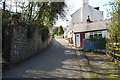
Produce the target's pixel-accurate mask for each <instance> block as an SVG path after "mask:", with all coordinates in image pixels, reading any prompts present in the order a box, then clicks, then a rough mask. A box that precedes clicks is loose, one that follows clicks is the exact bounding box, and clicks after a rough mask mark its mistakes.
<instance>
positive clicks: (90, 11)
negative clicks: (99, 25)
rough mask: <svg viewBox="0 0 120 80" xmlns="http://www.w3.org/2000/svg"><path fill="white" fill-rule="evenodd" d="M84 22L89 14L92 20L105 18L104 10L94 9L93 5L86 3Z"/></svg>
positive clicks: (84, 6)
mask: <svg viewBox="0 0 120 80" xmlns="http://www.w3.org/2000/svg"><path fill="white" fill-rule="evenodd" d="M82 14H83V22H86V21H87V18H88V15H89V17H90V20H91V21H95V20H101V19H102V20H103V12H102V11H100V10H96V9H94V8H93V7H92V6H90V5H87V4H84V5H83V13H82Z"/></svg>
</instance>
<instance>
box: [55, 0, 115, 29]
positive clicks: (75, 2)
mask: <svg viewBox="0 0 120 80" xmlns="http://www.w3.org/2000/svg"><path fill="white" fill-rule="evenodd" d="M110 1H115V0H89V5H90V6H92V7H100V11H103V13H104V19H107V18H108V17H107V9H110V8H111V7H110V6H103V5H105V4H108V3H109V2H110ZM65 2H66V4H67V5H68V7H69V8H70V11H69V14H70V15H71V14H72V13H74V12H75V11H76V10H77V9H79V8H80V7H81V4H82V0H65ZM68 20H69V21H70V19H69V18H68ZM67 24H68V22H66V21H64V20H61V19H59V20H58V21H57V24H56V25H55V26H59V25H62V26H64V27H65V26H66V25H67Z"/></svg>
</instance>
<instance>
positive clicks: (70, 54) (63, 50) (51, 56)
mask: <svg viewBox="0 0 120 80" xmlns="http://www.w3.org/2000/svg"><path fill="white" fill-rule="evenodd" d="M58 77H59V78H76V79H78V78H81V79H84V78H120V68H119V67H118V66H117V65H116V64H114V63H113V62H111V61H110V58H109V57H106V55H103V54H96V53H87V52H82V51H79V50H77V49H75V48H74V47H73V46H71V45H69V44H68V42H66V41H65V40H64V39H53V40H52V44H51V46H50V47H49V48H48V49H47V50H45V51H43V52H39V53H38V54H37V55H36V56H33V57H32V58H30V59H29V60H27V61H25V62H24V63H22V64H18V65H16V66H14V67H12V68H11V69H9V70H7V71H6V72H4V73H3V78H58ZM78 80H79V79H78ZM116 80H117V79H116Z"/></svg>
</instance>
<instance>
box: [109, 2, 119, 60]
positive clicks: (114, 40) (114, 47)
mask: <svg viewBox="0 0 120 80" xmlns="http://www.w3.org/2000/svg"><path fill="white" fill-rule="evenodd" d="M109 5H111V6H112V12H111V13H109V14H110V15H111V16H112V17H111V25H110V28H108V30H109V33H110V39H109V43H108V49H109V51H110V53H111V55H112V56H113V60H114V59H115V58H116V56H117V55H118V54H120V16H119V15H120V0H118V1H117V2H114V3H110V4H109Z"/></svg>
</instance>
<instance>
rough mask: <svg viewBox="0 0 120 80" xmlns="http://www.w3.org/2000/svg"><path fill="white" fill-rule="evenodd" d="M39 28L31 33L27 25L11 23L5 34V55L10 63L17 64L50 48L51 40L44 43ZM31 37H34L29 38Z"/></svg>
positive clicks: (48, 39) (35, 27)
mask: <svg viewBox="0 0 120 80" xmlns="http://www.w3.org/2000/svg"><path fill="white" fill-rule="evenodd" d="M38 27H41V26H38ZM38 27H37V26H34V31H33V32H30V29H29V28H28V25H27V24H26V23H23V22H10V23H9V24H7V27H6V28H5V30H4V32H3V33H4V42H3V55H4V57H5V58H6V59H7V61H8V62H10V63H16V62H19V61H22V60H24V59H26V58H28V57H30V56H33V55H35V54H38V53H39V52H40V51H41V50H43V49H45V48H47V47H48V46H49V44H50V38H47V39H46V40H45V41H43V40H42V34H41V33H40V30H39V29H38ZM31 35H32V37H29V36H31ZM43 36H44V35H43Z"/></svg>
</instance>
